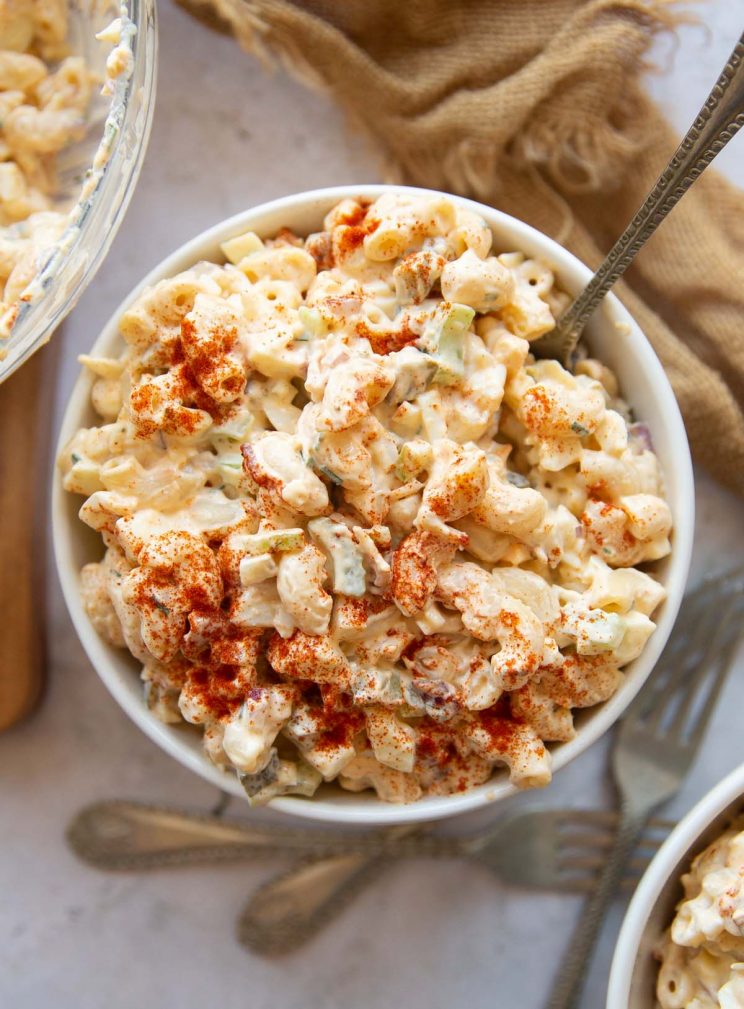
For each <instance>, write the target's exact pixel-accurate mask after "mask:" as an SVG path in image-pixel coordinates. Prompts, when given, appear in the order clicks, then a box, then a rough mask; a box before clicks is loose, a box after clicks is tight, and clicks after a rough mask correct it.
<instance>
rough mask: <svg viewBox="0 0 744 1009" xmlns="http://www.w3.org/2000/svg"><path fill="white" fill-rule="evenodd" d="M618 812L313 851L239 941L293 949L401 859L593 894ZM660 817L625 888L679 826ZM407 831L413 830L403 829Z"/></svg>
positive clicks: (274, 886) (258, 906)
mask: <svg viewBox="0 0 744 1009" xmlns="http://www.w3.org/2000/svg"><path fill="white" fill-rule="evenodd" d="M617 823H618V815H617V813H615V812H612V811H610V810H608V811H600V810H591V809H535V810H529V811H526V812H523V813H517V814H516V815H515V816H512V817H509V818H507V819H505V820H501V821H500V822H499V823H497V824H495V825H493V826H490V827H488V828H487V829H486V830H484V831H482V832H479V833H478V834H474V835H471V836H470V837H462V838H441V837H434V836H432V835H430V834H421V833H419V832H418V831H415V832H414V829H413V828H410V827H409V828H402V829H401V828H398V829H399V830H400V831H401V833H399V834H397V835H396V836H395V838H394V839H391V840H389V841H386V842H383V845H382V846H381V847H380V848H379V849H378V851H377V853H376V854H375V855H373V856H372V857H370V854H369V851H363V850H362V851H360V850H354V846H353V845H352V847H351V850H346V851H340V852H338V853H337V854H335V855H332V856H330V857H329V856H328V855H314V856H310V857H307V858H306V859H303V860H302V861H301V862H300V863H299V864H295V865H294V866H293V867H292V868H291V869H290V870H289V871H288V872H284V873H282V874H280V875H279V876H276V877H274V878H273V879H271V880H270V881H269V882H268V883H266V884H265V885H264V886H262V887H260V888H259V889H258V890H257V891H256V892H255V893H254V894H253V896H252V897H251V899H250V901H249V903H248V904H247V905H246V907H245V909H244V911H243V913H242V915H241V917H240V919H239V921H238V939H239V940H240V942H241V943H242V944H243V945H244V946H248V947H249V948H250V949H251V950H253V951H254V952H256V953H261V954H262V955H264V956H277V955H280V954H286V953H291V952H293V951H294V950H296V949H299V948H300V947H301V946H303V945H304V944H305V943H306V942H307V941H308V939H310V938H311V937H312V936H314V935H316V934H317V932H318V931H319V930H320V929H321V928H323V927H324V926H325V925H327V924H328V923H329V922H330V921H331V920H332V919H333V918H335V917H337V916H338V915H339V914H340V913H341V911H343V909H344V908H345V907H347V906H348V904H349V903H350V902H351V900H352V899H353V898H354V897H355V896H356V894H357V893H359V892H360V891H361V890H362V889H363V888H364V887H365V886H366V885H367V884H368V883H370V882H373V881H374V879H376V878H377V876H378V874H379V873H380V872H382V871H383V870H384V869H386V868H389V867H390V866H391V865H393V864H394V863H395V861H397V860H398V859H399V858H400V857H401V856H410V855H414V856H425V857H436V858H439V857H445V858H447V857H465V858H467V859H469V860H472V861H474V862H477V863H479V864H481V865H484V866H485V867H486V868H488V869H490V870H491V872H493V873H494V874H495V875H496V876H497V877H498V878H500V879H502V880H503V881H504V882H506V883H508V884H510V885H512V886H522V887H529V888H531V889H537V890H548V891H553V892H559V893H584V894H586V893H591V892H592V890H593V889H594V887H596V885H597V879H598V877H599V873H600V870H601V868H602V866H603V865H604V862H605V859H606V858H607V852H608V851H609V850H610V848H611V847H612V845H613V842H614V837H615V831H616V828H617ZM673 825H674V824H673V823H672V822H670V821H668V820H654V821H652V822H651V823H650V824H649V825H648V827H649V829H648V830H647V832H646V833H645V835H644V836H643V838H641V839H640V840H639V845H638V853H637V857H636V858H634V859H632V860H631V861H630V863H629V865H628V871H627V872H626V873H625V875H624V877H623V880H622V885H623V886H625V887H627V888H629V889H632V888H633V887H634V886H635V885H636V884H637V882H638V878H639V876H640V874H641V873H642V872H643V870H644V869H645V867H646V865H648V861H649V858H650V857H651V856H652V854H653V852H654V851H655V850H656V849H657V848H658V847H659V845H660V844H661V842H662V841H663V840H664V838H665V837H666V835H667V834H668V832H669V831H670V830H671V828H672V827H673ZM403 831H408V832H409V833H406V834H404V833H403Z"/></svg>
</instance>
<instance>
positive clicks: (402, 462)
mask: <svg viewBox="0 0 744 1009" xmlns="http://www.w3.org/2000/svg"><path fill="white" fill-rule="evenodd" d="M431 461H432V450H431V445H429V443H428V442H425V441H421V440H415V441H407V442H405V443H404V444H403V446H402V448H401V450H400V452H399V453H398V461H397V462H396V464H395V475H396V476H397V477H398V479H399V480H402V481H403V483H407V482H408V481H409V480H411V479H413V477H415V476H416V474H417V473H420V472H421V470H422V469H426V468H427V467H428V466H430V465H431Z"/></svg>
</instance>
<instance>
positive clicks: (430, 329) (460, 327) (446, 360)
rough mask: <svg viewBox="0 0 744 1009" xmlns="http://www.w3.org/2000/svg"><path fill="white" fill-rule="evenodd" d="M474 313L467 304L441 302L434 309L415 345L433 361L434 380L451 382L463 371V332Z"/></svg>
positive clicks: (463, 372) (443, 382)
mask: <svg viewBox="0 0 744 1009" xmlns="http://www.w3.org/2000/svg"><path fill="white" fill-rule="evenodd" d="M474 316H475V310H474V309H472V308H470V307H469V306H468V305H459V304H457V303H453V304H449V303H447V302H444V303H443V304H442V305H440V306H439V307H438V308H437V310H436V312H435V313H434V316H433V317H432V319H431V321H430V322H429V324H428V325H427V327H426V329H425V331H424V334H423V336H422V337H421V339H420V340H419V347H420V348H421V349H422V350H425V351H427V353H429V354H431V356H432V358H433V359H434V361H435V362H436V364H437V373H436V375H435V376H434V379H433V381H434V382H437V383H439V384H440V385H452V384H454V383H455V382H458V381H459V380H460V379H461V378H462V377H463V375H464V374H465V333H466V332H467V331H468V329H469V328H470V324H471V323H472V321H473V318H474Z"/></svg>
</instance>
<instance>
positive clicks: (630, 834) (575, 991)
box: [547, 802, 651, 1009]
mask: <svg viewBox="0 0 744 1009" xmlns="http://www.w3.org/2000/svg"><path fill="white" fill-rule="evenodd" d="M650 815H651V810H650V809H647V810H631V809H630V807H629V806H628V805H627V803H625V802H624V803H623V805H622V807H621V815H620V823H619V826H618V829H617V834H616V836H615V841H614V844H613V846H612V848H611V850H610V852H609V854H608V856H607V863H606V864H605V867H604V869H603V871H602V875H601V876H600V879H599V883H598V884H597V888H596V890H595V891H594V893H593V895H592V896H591V897H590V898H589V899H588V900H587V902H586V904H585V905H584V908H583V910H582V914H581V917H580V918H579V921H578V922H577V924H576V927H575V928H574V931H573V935H572V936H571V939H570V941H569V943H568V947H567V949H568V953H567V956H566V958H565V960H564V961H563V964H562V966H561V969H560V971H559V973H558V976H557V978H556V979H555V981H554V983H553V989H552V993H551V996H550V999H549V1001H548V1003H547V1009H577V1007H578V1005H579V1001H580V999H581V993H582V991H583V990H584V983H585V981H586V975H587V972H588V969H589V963H590V960H591V956H592V953H593V952H594V947H595V946H596V944H597V940H598V938H599V933H600V927H601V925H602V921H603V919H604V916H605V913H606V911H607V908H608V907H609V905H610V903H611V902H612V898H613V897H614V896H615V893H616V892H617V889H618V886H619V885H620V883H621V880H622V876H623V871H624V869H625V866H626V865H627V862H628V860H629V858H630V856H631V854H632V852H633V849H634V848H635V846H636V844H637V842H638V839H639V837H640V836H641V834H642V833H643V828H644V827H645V826H646V824H647V822H648V820H649V817H650Z"/></svg>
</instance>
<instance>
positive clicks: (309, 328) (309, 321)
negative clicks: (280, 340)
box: [297, 305, 328, 340]
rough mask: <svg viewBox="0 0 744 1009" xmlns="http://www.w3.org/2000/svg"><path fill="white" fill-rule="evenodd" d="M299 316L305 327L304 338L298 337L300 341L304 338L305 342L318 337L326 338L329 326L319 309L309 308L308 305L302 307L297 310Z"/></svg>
mask: <svg viewBox="0 0 744 1009" xmlns="http://www.w3.org/2000/svg"><path fill="white" fill-rule="evenodd" d="M297 315H298V316H299V318H300V322H301V323H302V325H303V326H304V327H305V332H304V334H303V336H302V337H299V336H298V337H297V339H298V340H301V339H303V338H304V339H305V340H307V339H314V338H315V337H317V336H325V335H326V334H327V332H328V326H327V325H326V322H325V320H324V319H323V317H322V316H321V314H320V312H319V311H318V309H317V308H308V307H307V305H301V306H300V307H299V308H298V309H297Z"/></svg>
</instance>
